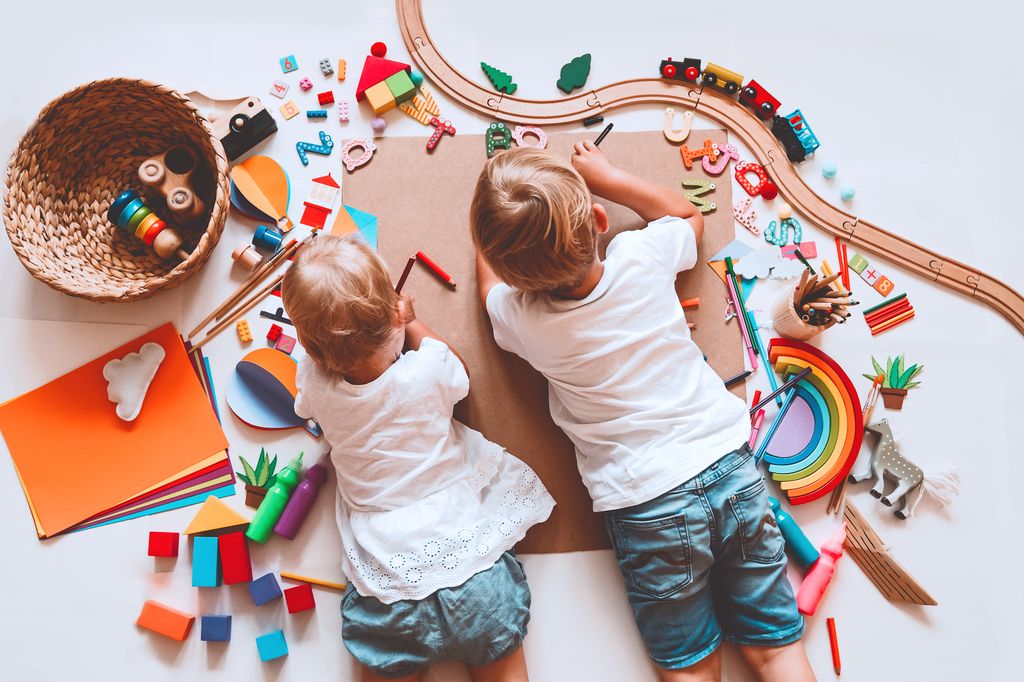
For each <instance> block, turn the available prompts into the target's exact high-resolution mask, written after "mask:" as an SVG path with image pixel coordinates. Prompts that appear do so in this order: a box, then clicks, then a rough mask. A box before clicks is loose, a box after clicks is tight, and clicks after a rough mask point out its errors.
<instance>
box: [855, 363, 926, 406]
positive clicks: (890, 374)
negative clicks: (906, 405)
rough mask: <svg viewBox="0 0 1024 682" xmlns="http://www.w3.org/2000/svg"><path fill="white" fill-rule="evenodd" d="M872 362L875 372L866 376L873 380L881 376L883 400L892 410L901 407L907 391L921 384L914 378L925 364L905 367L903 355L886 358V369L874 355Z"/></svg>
mask: <svg viewBox="0 0 1024 682" xmlns="http://www.w3.org/2000/svg"><path fill="white" fill-rule="evenodd" d="M871 364H872V365H873V366H874V369H875V373H874V374H873V375H872V374H865V375H864V376H865V377H867V378H868V379H871V380H872V381H874V380H875V377H877V376H881V377H882V385H881V388H880V390H881V393H882V402H883V403H884V404H885V406H886V407H887V408H889V409H890V410H899V409H901V408H902V407H903V401H904V399H906V397H907V391H908V390H910V389H912V388H914V387H916V386H919V385H920V384H921V382H920V381H913V378H914V377H916V376H917V374H918V372H920V371H921V370H922V369H924V365H911V366H910V367H904V362H903V356H902V355H898V356H896V357H895V358H889V359H888V360H886V363H885V369H883V368H882V366H881V365H880V364H878V361H877V360H875V358H874V357H872V358H871Z"/></svg>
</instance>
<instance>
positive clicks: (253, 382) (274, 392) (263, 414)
mask: <svg viewBox="0 0 1024 682" xmlns="http://www.w3.org/2000/svg"><path fill="white" fill-rule="evenodd" d="M297 370H298V364H297V363H296V362H295V359H294V358H292V357H291V356H290V355H288V354H287V353H282V352H281V351H278V350H275V349H273V348H259V349H257V350H254V351H252V352H251V353H249V354H247V355H246V356H245V357H243V358H242V359H241V360H240V361H239V362H238V364H237V365H235V372H234V374H233V375H232V376H231V379H230V381H229V382H228V388H227V401H228V407H230V408H231V411H232V412H234V413H235V416H237V417H238V418H239V419H241V420H242V421H243V422H245V423H246V424H248V425H249V426H253V427H256V428H258V429H290V428H294V427H302V428H305V429H306V430H308V431H309V432H310V433H311V434H313V435H314V436H317V437H319V435H320V433H319V430H318V429H317V428H314V427H312V426H311V425H310V424H308V423H307V422H306V420H305V419H302V418H300V417H298V416H297V415H296V414H295V396H296V395H297V394H298V388H297V387H296V385H295V375H296V372H297Z"/></svg>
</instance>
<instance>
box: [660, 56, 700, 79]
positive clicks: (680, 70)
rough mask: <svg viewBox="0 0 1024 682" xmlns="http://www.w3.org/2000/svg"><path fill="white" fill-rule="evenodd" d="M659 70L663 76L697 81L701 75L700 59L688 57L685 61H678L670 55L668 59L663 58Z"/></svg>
mask: <svg viewBox="0 0 1024 682" xmlns="http://www.w3.org/2000/svg"><path fill="white" fill-rule="evenodd" d="M659 71H660V72H661V77H662V78H671V79H673V80H677V81H688V82H690V83H696V82H697V78H698V77H699V76H700V60H699V59H694V58H693V57H687V58H686V59H684V60H683V61H681V62H677V61H673V60H672V57H669V58H668V59H662V60H661V68H660V69H659Z"/></svg>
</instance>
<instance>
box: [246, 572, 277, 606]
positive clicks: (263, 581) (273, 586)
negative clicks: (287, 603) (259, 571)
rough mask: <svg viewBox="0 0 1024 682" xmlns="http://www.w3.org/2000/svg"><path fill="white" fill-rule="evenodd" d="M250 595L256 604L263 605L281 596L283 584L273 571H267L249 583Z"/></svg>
mask: <svg viewBox="0 0 1024 682" xmlns="http://www.w3.org/2000/svg"><path fill="white" fill-rule="evenodd" d="M249 596H251V597H252V601H253V603H254V604H256V606H263V605H264V604H266V603H267V602H271V601H274V600H275V599H280V598H281V586H280V585H279V584H278V583H277V578H276V577H275V576H274V574H273V573H267V574H266V575H264V576H260V577H259V578H256V580H253V581H252V582H251V583H249Z"/></svg>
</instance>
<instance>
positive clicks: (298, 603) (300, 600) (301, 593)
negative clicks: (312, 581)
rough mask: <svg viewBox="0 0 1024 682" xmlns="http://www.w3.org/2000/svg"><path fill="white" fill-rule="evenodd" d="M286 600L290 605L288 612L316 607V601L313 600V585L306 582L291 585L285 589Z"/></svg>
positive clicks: (297, 611)
mask: <svg viewBox="0 0 1024 682" xmlns="http://www.w3.org/2000/svg"><path fill="white" fill-rule="evenodd" d="M284 602H285V604H286V605H287V606H288V613H299V612H300V611H308V610H310V609H312V608H314V607H315V606H316V602H315V601H313V586H312V585H309V584H308V583H304V584H302V585H296V586H295V587H289V588H288V589H287V590H285V591H284Z"/></svg>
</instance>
